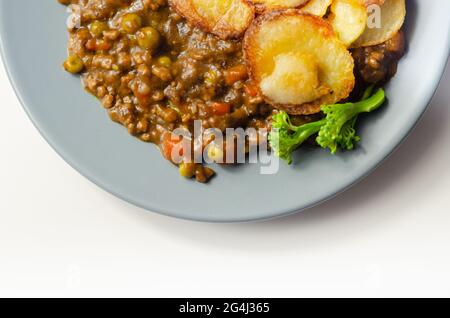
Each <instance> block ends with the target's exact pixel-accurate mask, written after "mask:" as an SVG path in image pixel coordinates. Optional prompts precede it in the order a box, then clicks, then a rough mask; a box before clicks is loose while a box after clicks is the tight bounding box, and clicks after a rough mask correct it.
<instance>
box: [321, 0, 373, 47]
mask: <svg viewBox="0 0 450 318" xmlns="http://www.w3.org/2000/svg"><path fill="white" fill-rule="evenodd" d="M328 20H329V22H330V23H331V25H332V26H333V28H334V31H335V32H336V33H337V34H338V36H339V38H340V39H341V40H342V42H344V43H345V45H347V46H350V44H352V43H353V42H354V41H355V40H356V39H358V38H359V36H360V35H361V34H362V33H363V32H364V30H365V28H366V25H367V9H366V6H365V4H364V2H363V0H334V1H333V4H332V5H331V14H330V16H329V18H328Z"/></svg>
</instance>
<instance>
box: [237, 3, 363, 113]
mask: <svg viewBox="0 0 450 318" xmlns="http://www.w3.org/2000/svg"><path fill="white" fill-rule="evenodd" d="M244 54H245V59H246V63H247V67H248V69H249V73H250V77H251V79H252V81H253V82H254V83H256V84H257V86H258V88H259V90H260V92H261V94H262V96H263V97H264V99H265V100H266V102H268V103H270V104H271V105H273V106H274V107H276V108H279V109H283V110H285V111H287V112H288V113H290V114H314V113H317V112H319V111H320V108H321V105H323V104H333V103H336V102H337V101H340V100H342V99H344V98H346V97H348V95H349V94H350V92H351V91H352V90H353V87H354V85H355V77H354V75H353V67H354V61H353V58H352V56H351V55H350V53H349V51H348V50H347V48H346V46H345V45H344V44H343V43H342V41H341V40H339V38H338V37H337V36H336V34H335V33H334V32H333V28H332V27H331V25H330V24H329V23H328V22H326V21H325V20H323V19H322V18H320V17H317V16H313V15H310V14H303V13H301V11H299V10H294V9H293V10H286V11H276V12H271V13H267V14H265V15H262V16H260V17H258V18H257V19H256V20H255V21H254V22H253V23H252V25H251V26H250V28H249V29H248V30H247V32H246V34H245V37H244Z"/></svg>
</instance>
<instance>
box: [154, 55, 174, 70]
mask: <svg viewBox="0 0 450 318" xmlns="http://www.w3.org/2000/svg"><path fill="white" fill-rule="evenodd" d="M157 64H158V65H160V66H164V67H167V68H170V67H171V66H172V60H171V59H170V57H168V56H166V55H163V56H160V57H159V58H158V60H157Z"/></svg>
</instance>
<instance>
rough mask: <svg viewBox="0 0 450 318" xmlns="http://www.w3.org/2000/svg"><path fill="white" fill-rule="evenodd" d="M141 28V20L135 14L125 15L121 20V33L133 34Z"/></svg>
mask: <svg viewBox="0 0 450 318" xmlns="http://www.w3.org/2000/svg"><path fill="white" fill-rule="evenodd" d="M141 26H142V19H141V17H140V16H139V15H137V14H136V13H127V14H125V15H124V16H123V18H122V23H121V28H122V31H124V32H125V33H128V34H132V33H135V32H136V31H137V30H139V28H140V27H141Z"/></svg>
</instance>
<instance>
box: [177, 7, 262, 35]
mask: <svg viewBox="0 0 450 318" xmlns="http://www.w3.org/2000/svg"><path fill="white" fill-rule="evenodd" d="M169 4H170V6H171V7H172V8H173V9H175V11H176V12H178V14H180V15H181V16H183V17H185V18H186V19H187V20H188V21H189V22H190V23H191V24H192V25H195V26H198V27H200V28H202V29H204V30H205V31H206V32H210V33H213V34H216V35H217V36H219V37H220V38H222V39H227V38H235V37H239V36H241V35H242V34H243V33H244V32H245V30H246V29H247V27H248V26H249V25H250V23H251V22H252V20H253V17H254V14H255V12H254V8H253V6H252V5H250V4H249V3H248V2H247V1H245V0H169Z"/></svg>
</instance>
